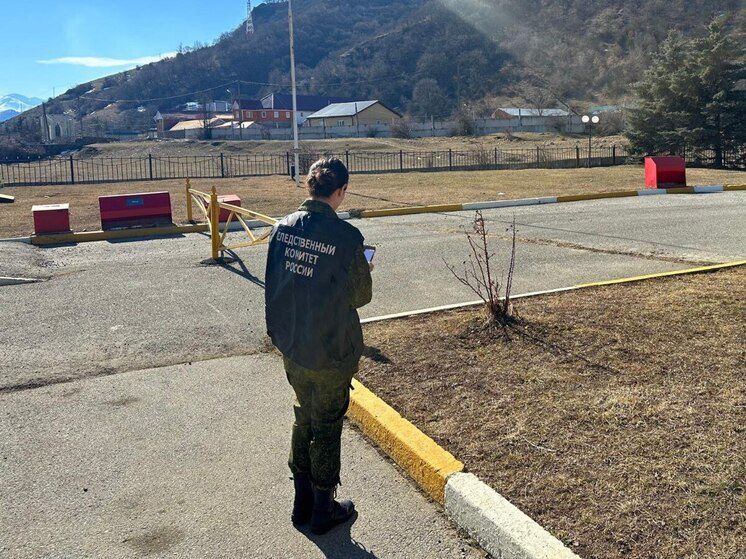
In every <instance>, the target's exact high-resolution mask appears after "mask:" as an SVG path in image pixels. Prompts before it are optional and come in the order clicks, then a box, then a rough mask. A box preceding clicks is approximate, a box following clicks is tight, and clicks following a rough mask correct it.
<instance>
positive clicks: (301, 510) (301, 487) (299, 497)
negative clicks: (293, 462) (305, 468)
mask: <svg viewBox="0 0 746 559" xmlns="http://www.w3.org/2000/svg"><path fill="white" fill-rule="evenodd" d="M293 485H295V501H294V502H293V514H292V515H291V517H290V518H291V520H292V521H293V524H306V523H307V522H308V521H309V520H311V513H312V512H313V486H312V485H311V476H310V475H309V474H294V475H293Z"/></svg>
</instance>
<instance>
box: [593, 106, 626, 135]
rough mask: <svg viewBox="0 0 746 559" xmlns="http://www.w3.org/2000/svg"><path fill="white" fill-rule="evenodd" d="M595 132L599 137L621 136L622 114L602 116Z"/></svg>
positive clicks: (622, 127) (622, 126) (622, 128)
mask: <svg viewBox="0 0 746 559" xmlns="http://www.w3.org/2000/svg"><path fill="white" fill-rule="evenodd" d="M596 130H597V131H598V132H597V133H598V134H599V136H613V135H615V134H621V133H622V132H624V114H623V113H621V112H617V113H604V114H602V115H601V120H600V122H599V123H598V126H596Z"/></svg>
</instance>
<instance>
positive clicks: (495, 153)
mask: <svg viewBox="0 0 746 559" xmlns="http://www.w3.org/2000/svg"><path fill="white" fill-rule="evenodd" d="M495 168H497V148H495Z"/></svg>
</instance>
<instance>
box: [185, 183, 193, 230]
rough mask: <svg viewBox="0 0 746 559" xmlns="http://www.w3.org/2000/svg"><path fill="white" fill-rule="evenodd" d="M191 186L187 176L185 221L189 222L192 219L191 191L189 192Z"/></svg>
mask: <svg viewBox="0 0 746 559" xmlns="http://www.w3.org/2000/svg"><path fill="white" fill-rule="evenodd" d="M191 188H192V184H191V181H190V180H189V179H188V178H187V180H186V203H187V222H188V223H191V222H192V221H193V219H192V193H191V192H190V190H191Z"/></svg>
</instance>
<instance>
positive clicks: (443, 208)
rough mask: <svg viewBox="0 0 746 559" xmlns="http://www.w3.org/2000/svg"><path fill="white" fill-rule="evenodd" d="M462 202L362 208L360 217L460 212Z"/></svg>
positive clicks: (462, 207)
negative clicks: (379, 208) (372, 208)
mask: <svg viewBox="0 0 746 559" xmlns="http://www.w3.org/2000/svg"><path fill="white" fill-rule="evenodd" d="M463 209H464V206H463V204H439V205H435V206H410V207H406V208H388V209H384V210H363V211H362V212H360V217H390V216H394V215H411V214H423V213H435V212H460V211H461V210H463Z"/></svg>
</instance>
